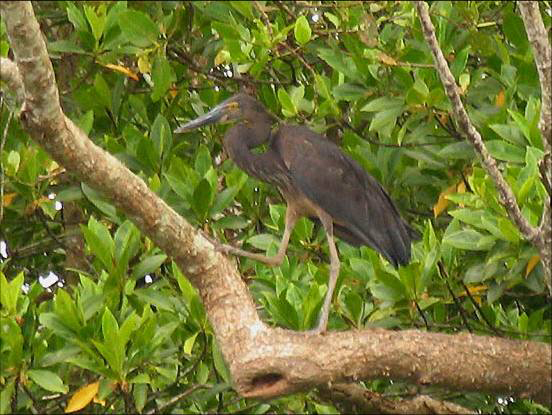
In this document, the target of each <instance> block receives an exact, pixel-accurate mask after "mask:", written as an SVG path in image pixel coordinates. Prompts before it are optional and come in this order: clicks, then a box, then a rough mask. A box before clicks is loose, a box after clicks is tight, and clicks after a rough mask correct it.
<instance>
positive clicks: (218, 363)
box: [211, 337, 232, 383]
mask: <svg viewBox="0 0 552 415" xmlns="http://www.w3.org/2000/svg"><path fill="white" fill-rule="evenodd" d="M211 346H212V348H213V363H214V365H215V369H216V370H217V372H218V374H219V375H220V376H221V377H222V379H223V380H224V382H226V383H230V382H231V380H232V379H231V377H230V370H229V369H228V366H227V365H226V362H225V361H224V357H223V356H222V352H221V351H220V347H219V345H218V342H217V340H216V338H215V337H213V340H212V342H211Z"/></svg>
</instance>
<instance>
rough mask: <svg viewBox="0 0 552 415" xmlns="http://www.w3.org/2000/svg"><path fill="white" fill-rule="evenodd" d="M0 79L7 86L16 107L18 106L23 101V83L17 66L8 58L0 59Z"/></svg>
mask: <svg viewBox="0 0 552 415" xmlns="http://www.w3.org/2000/svg"><path fill="white" fill-rule="evenodd" d="M0 79H4V80H5V81H6V83H7V84H8V89H9V90H10V92H11V93H13V94H14V95H15V100H16V105H17V106H20V105H21V104H23V101H25V90H24V89H23V81H22V80H21V75H19V70H18V69H17V65H16V64H15V63H14V62H13V61H11V60H9V59H8V58H2V57H0Z"/></svg>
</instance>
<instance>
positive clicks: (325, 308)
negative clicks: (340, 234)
mask: <svg viewBox="0 0 552 415" xmlns="http://www.w3.org/2000/svg"><path fill="white" fill-rule="evenodd" d="M318 217H319V218H320V221H321V222H322V225H323V226H324V230H325V231H326V238H327V239H328V247H329V249H330V278H329V280H328V291H327V292H326V298H325V299H324V304H323V305H322V310H321V311H320V320H319V321H318V327H317V328H316V329H314V330H312V332H313V333H324V332H325V331H326V328H327V327H328V316H329V314H330V305H331V303H332V297H333V293H334V289H335V284H336V282H337V277H338V276H339V267H340V263H339V255H338V254H337V248H336V247H335V241H334V236H333V220H332V218H331V217H330V216H329V215H328V214H327V213H325V212H318Z"/></svg>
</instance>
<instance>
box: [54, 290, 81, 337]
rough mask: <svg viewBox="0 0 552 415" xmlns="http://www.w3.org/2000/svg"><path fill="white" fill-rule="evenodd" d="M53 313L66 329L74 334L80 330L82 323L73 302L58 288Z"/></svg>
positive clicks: (65, 292)
mask: <svg viewBox="0 0 552 415" xmlns="http://www.w3.org/2000/svg"><path fill="white" fill-rule="evenodd" d="M54 311H55V312H56V314H57V315H58V317H59V319H60V320H61V322H62V323H63V324H64V325H65V326H66V327H69V328H70V329H71V330H73V331H74V332H78V331H79V330H80V328H81V326H82V322H81V320H80V315H79V311H78V310H77V306H76V305H75V302H74V300H73V299H72V298H71V296H70V295H69V294H68V293H67V291H65V289H62V288H60V289H59V290H57V292H56V299H55V303H54Z"/></svg>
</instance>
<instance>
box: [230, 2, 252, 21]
mask: <svg viewBox="0 0 552 415" xmlns="http://www.w3.org/2000/svg"><path fill="white" fill-rule="evenodd" d="M230 5H231V6H232V8H234V9H235V10H237V11H238V12H239V13H240V14H241V15H242V16H244V17H247V18H248V19H250V20H252V19H254V18H255V16H253V10H252V3H251V2H250V1H231V2H230Z"/></svg>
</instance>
